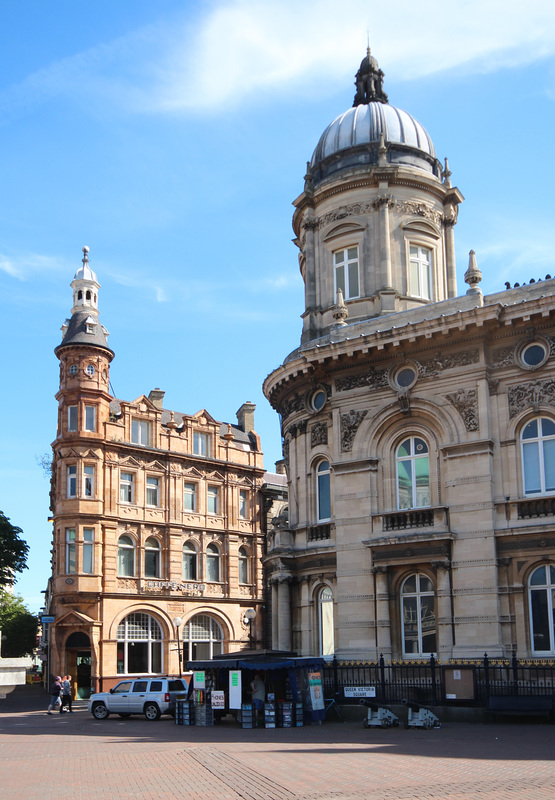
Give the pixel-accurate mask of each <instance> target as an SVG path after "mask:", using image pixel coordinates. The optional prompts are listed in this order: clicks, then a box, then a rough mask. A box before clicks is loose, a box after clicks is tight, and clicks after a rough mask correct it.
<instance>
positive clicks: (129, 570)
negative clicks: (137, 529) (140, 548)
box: [118, 535, 135, 578]
mask: <svg viewBox="0 0 555 800" xmlns="http://www.w3.org/2000/svg"><path fill="white" fill-rule="evenodd" d="M118 575H119V577H120V578H133V577H135V542H134V541H133V539H132V538H131V536H126V535H123V536H120V537H119V539H118Z"/></svg>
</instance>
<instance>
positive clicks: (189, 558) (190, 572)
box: [183, 552, 197, 581]
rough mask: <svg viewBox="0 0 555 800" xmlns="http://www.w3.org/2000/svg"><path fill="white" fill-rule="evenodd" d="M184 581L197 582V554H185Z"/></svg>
mask: <svg viewBox="0 0 555 800" xmlns="http://www.w3.org/2000/svg"><path fill="white" fill-rule="evenodd" d="M183 579H184V580H186V581H196V579H197V556H196V553H187V552H184V553H183Z"/></svg>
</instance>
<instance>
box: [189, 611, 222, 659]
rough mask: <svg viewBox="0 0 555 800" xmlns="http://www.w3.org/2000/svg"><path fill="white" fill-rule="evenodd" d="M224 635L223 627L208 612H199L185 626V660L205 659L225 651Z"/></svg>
mask: <svg viewBox="0 0 555 800" xmlns="http://www.w3.org/2000/svg"><path fill="white" fill-rule="evenodd" d="M223 648H224V635H223V631H222V629H221V627H220V626H219V625H218V623H217V622H216V620H215V619H214V618H213V617H210V616H208V614H197V615H196V617H193V618H192V619H190V620H189V622H186V623H185V625H184V626H183V655H184V659H185V661H204V660H209V659H211V658H214V656H219V655H221V653H223Z"/></svg>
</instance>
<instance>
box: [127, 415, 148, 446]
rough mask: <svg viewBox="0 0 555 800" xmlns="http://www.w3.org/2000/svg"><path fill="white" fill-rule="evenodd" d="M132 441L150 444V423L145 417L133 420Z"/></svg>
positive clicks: (144, 444)
mask: <svg viewBox="0 0 555 800" xmlns="http://www.w3.org/2000/svg"><path fill="white" fill-rule="evenodd" d="M131 441H132V442H133V444H140V445H143V446H145V447H148V445H149V444H150V425H149V423H148V421H147V420H145V419H133V420H131Z"/></svg>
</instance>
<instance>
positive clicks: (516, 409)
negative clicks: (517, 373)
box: [508, 378, 555, 417]
mask: <svg viewBox="0 0 555 800" xmlns="http://www.w3.org/2000/svg"><path fill="white" fill-rule="evenodd" d="M508 397H509V416H510V417H514V416H515V415H516V414H518V413H520V412H521V411H524V410H525V409H526V408H530V407H532V408H534V407H535V408H538V407H539V406H540V405H541V404H542V403H545V404H546V405H555V380H554V379H553V378H551V379H549V380H545V381H530V382H529V383H519V384H517V385H516V386H510V387H509V391H508Z"/></svg>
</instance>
